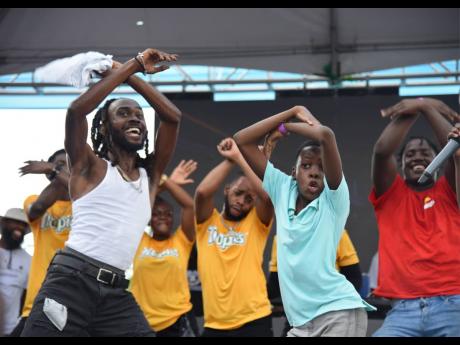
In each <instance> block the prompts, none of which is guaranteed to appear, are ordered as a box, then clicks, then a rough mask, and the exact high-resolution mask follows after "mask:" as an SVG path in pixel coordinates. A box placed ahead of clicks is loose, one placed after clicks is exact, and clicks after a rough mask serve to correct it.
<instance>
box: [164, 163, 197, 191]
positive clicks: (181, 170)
mask: <svg viewBox="0 0 460 345" xmlns="http://www.w3.org/2000/svg"><path fill="white" fill-rule="evenodd" d="M197 166H198V163H197V162H195V161H194V160H191V159H190V160H188V161H185V160H181V161H180V163H179V164H178V165H177V167H176V168H175V169H174V170H173V172H172V173H171V176H170V177H169V179H170V180H172V181H174V182H175V183H176V184H178V185H181V186H182V185H186V184H189V183H193V182H195V181H194V180H193V179H191V178H188V177H189V176H190V174H191V173H193V172H194V171H195V170H196V168H197Z"/></svg>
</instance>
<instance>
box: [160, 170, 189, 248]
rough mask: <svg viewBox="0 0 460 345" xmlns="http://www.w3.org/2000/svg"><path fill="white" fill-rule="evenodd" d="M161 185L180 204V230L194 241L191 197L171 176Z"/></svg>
mask: <svg viewBox="0 0 460 345" xmlns="http://www.w3.org/2000/svg"><path fill="white" fill-rule="evenodd" d="M163 185H164V188H165V189H166V190H167V191H168V192H169V193H170V194H171V195H172V196H173V198H174V200H176V201H177V202H178V203H179V205H180V206H181V208H182V214H181V226H182V230H183V231H184V234H185V236H187V238H188V239H189V240H190V241H194V240H195V232H196V230H195V214H194V209H193V199H192V197H191V196H190V195H189V194H188V193H187V192H186V191H185V189H183V188H182V187H181V186H179V185H178V184H177V183H175V182H174V181H173V179H171V178H169V179H167V180H166V181H165V182H164V184H163Z"/></svg>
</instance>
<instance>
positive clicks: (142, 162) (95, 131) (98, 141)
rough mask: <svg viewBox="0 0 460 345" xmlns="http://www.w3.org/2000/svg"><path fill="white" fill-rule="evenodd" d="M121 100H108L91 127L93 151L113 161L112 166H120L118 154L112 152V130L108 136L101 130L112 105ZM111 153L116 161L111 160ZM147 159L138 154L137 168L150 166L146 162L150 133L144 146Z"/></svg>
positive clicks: (95, 116) (108, 131)
mask: <svg viewBox="0 0 460 345" xmlns="http://www.w3.org/2000/svg"><path fill="white" fill-rule="evenodd" d="M118 99H119V98H112V99H109V100H107V101H106V102H105V103H104V105H103V106H102V108H99V110H98V111H97V112H96V114H95V115H94V118H93V123H92V126H91V142H92V143H93V151H94V153H96V155H97V156H98V157H100V158H104V159H106V160H108V161H111V163H112V166H116V165H118V162H119V159H118V156H117V154H116V153H115V152H114V151H113V150H112V137H111V136H110V130H109V128H107V132H106V135H104V134H102V133H101V128H102V126H103V123H104V122H105V121H107V119H108V112H109V107H110V105H111V104H112V103H113V102H115V101H116V100H118ZM109 152H112V154H113V156H114V159H113V160H110V159H109ZM144 152H145V157H146V158H142V157H141V156H139V154H137V153H136V168H138V167H142V168H145V169H148V164H147V162H146V160H147V157H148V155H149V139H148V133H147V134H146V138H145V146H144Z"/></svg>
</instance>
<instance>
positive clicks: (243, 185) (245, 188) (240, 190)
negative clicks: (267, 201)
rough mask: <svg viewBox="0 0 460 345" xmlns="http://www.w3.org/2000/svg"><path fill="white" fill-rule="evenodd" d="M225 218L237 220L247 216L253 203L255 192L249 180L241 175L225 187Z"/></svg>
mask: <svg viewBox="0 0 460 345" xmlns="http://www.w3.org/2000/svg"><path fill="white" fill-rule="evenodd" d="M224 195H225V208H224V212H225V218H226V219H229V220H233V221H239V220H241V219H243V218H244V217H246V216H247V214H248V213H249V211H250V210H251V208H253V207H254V204H255V199H256V196H255V193H254V191H253V189H252V186H251V184H250V183H249V180H248V179H247V178H246V177H245V176H241V177H240V178H238V179H237V180H235V181H234V182H233V183H232V184H230V185H229V186H227V187H225V191H224Z"/></svg>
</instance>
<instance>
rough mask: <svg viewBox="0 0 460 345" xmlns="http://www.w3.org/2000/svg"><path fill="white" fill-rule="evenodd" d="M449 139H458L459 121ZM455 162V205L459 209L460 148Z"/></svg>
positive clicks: (459, 132)
mask: <svg viewBox="0 0 460 345" xmlns="http://www.w3.org/2000/svg"><path fill="white" fill-rule="evenodd" d="M448 137H449V138H450V139H457V140H460V123H457V124H456V125H455V127H454V128H453V129H452V130H451V132H450V133H449V136H448ZM454 162H455V191H456V193H457V205H458V208H459V209H460V150H457V152H456V153H455V155H454Z"/></svg>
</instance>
